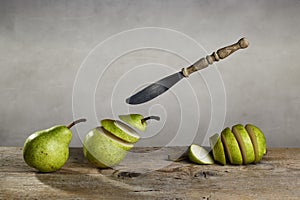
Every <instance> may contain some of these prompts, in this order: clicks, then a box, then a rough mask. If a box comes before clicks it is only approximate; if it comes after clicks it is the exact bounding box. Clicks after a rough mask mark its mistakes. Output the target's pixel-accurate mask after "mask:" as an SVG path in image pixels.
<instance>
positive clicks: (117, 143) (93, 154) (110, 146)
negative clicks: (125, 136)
mask: <svg viewBox="0 0 300 200" xmlns="http://www.w3.org/2000/svg"><path fill="white" fill-rule="evenodd" d="M132 147H133V144H131V143H128V142H125V141H123V140H121V139H120V138H118V137H116V136H115V135H113V134H112V133H110V132H109V131H107V130H105V129H104V128H103V127H97V128H94V129H92V130H91V131H90V132H89V133H88V134H87V135H86V137H85V140H84V143H83V153H84V156H85V157H86V158H87V159H88V160H89V161H90V162H91V163H92V164H94V165H95V166H97V167H99V168H108V167H113V166H116V165H118V164H119V163H120V162H121V161H122V160H123V159H124V158H125V157H126V155H127V152H128V151H129V150H130V149H131V148H132Z"/></svg>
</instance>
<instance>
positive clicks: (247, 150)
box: [232, 124, 255, 164]
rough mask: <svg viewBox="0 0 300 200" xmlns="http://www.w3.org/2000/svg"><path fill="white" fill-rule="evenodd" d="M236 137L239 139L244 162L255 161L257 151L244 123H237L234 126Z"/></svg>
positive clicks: (233, 130)
mask: <svg viewBox="0 0 300 200" xmlns="http://www.w3.org/2000/svg"><path fill="white" fill-rule="evenodd" d="M232 132H233V134H234V136H235V139H236V140H237V141H238V143H239V146H240V150H241V153H242V156H243V163H244V164H249V163H252V162H254V161H255V153H254V148H253V144H252V141H251V138H250V136H249V134H248V132H247V130H246V129H245V128H244V126H243V125H241V124H237V125H235V126H233V127H232Z"/></svg>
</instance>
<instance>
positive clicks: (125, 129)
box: [101, 119, 140, 143]
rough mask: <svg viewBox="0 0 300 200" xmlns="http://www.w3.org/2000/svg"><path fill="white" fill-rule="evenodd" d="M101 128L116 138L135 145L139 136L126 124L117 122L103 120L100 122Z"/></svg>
mask: <svg viewBox="0 0 300 200" xmlns="http://www.w3.org/2000/svg"><path fill="white" fill-rule="evenodd" d="M101 125H102V126H103V128H104V129H105V130H107V131H109V132H110V133H112V134H113V135H115V136H116V137H118V138H120V139H122V140H124V141H126V142H130V143H136V142H137V141H138V140H139V139H140V136H139V134H138V133H137V132H136V131H135V130H134V129H132V128H130V127H129V126H127V125H126V124H124V123H123V122H121V121H118V120H111V119H104V120H102V121H101Z"/></svg>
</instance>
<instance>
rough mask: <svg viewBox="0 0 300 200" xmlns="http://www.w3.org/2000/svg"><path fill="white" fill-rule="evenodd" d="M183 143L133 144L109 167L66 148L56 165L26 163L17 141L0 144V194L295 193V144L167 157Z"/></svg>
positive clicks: (299, 171)
mask: <svg viewBox="0 0 300 200" xmlns="http://www.w3.org/2000/svg"><path fill="white" fill-rule="evenodd" d="M184 149H185V147H168V148H135V149H133V151H132V152H131V153H130V154H129V155H128V156H127V157H126V159H125V160H124V161H123V162H122V163H121V164H120V165H119V166H117V167H115V168H113V169H102V170H101V169H97V168H95V167H94V166H92V165H90V164H89V163H88V161H87V160H86V159H85V158H84V157H83V153H82V149H81V148H71V149H70V159H69V160H68V162H67V164H66V165H65V166H64V167H63V168H62V169H61V170H59V171H57V172H54V173H39V172H36V171H35V170H34V169H32V168H30V167H28V166H27V165H26V164H25V162H24V161H23V158H22V148H20V147H0V157H1V159H0V160H1V164H0V168H1V172H0V182H1V184H0V199H177V200H178V199H300V148H297V149H296V148H294V149H269V151H268V154H267V155H266V156H265V157H264V158H263V160H262V161H261V162H260V163H259V164H256V165H254V164H251V165H247V166H244V165H240V166H232V165H226V166H221V165H218V164H215V165H196V164H193V163H190V162H188V161H180V162H171V161H168V159H167V158H168V155H172V154H176V153H178V152H181V151H183V150H184Z"/></svg>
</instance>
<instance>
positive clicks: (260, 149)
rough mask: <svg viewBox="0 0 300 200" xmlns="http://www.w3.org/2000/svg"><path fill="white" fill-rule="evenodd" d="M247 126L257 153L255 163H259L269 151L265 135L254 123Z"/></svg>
mask: <svg viewBox="0 0 300 200" xmlns="http://www.w3.org/2000/svg"><path fill="white" fill-rule="evenodd" d="M245 128H246V130H247V132H248V134H249V136H250V138H251V141H252V144H253V147H254V153H255V163H257V162H259V161H260V160H261V159H262V157H263V155H265V154H266V152H267V144H266V138H265V135H264V134H263V132H262V131H261V130H260V129H259V128H257V127H256V126H254V125H251V124H247V125H246V127H245Z"/></svg>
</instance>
